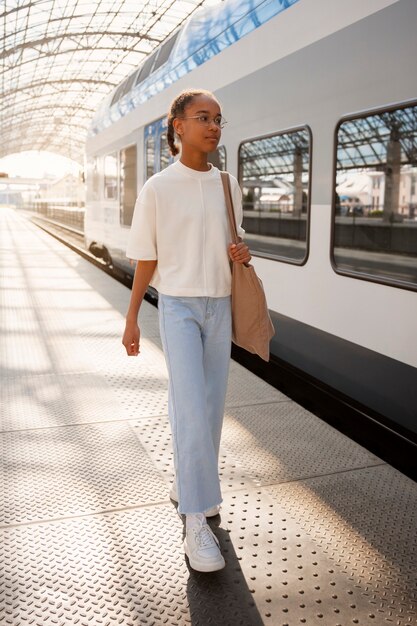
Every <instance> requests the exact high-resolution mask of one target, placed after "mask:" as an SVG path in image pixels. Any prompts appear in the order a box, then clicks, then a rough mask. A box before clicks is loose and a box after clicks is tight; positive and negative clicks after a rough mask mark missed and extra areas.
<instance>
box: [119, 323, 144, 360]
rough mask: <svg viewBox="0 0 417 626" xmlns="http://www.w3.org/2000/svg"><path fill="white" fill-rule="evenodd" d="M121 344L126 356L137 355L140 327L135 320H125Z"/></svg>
mask: <svg viewBox="0 0 417 626" xmlns="http://www.w3.org/2000/svg"><path fill="white" fill-rule="evenodd" d="M122 344H123V345H124V347H125V348H126V352H127V355H128V356H138V354H139V344H140V328H139V326H138V324H137V322H131V321H129V320H127V321H126V326H125V332H124V334H123V339H122Z"/></svg>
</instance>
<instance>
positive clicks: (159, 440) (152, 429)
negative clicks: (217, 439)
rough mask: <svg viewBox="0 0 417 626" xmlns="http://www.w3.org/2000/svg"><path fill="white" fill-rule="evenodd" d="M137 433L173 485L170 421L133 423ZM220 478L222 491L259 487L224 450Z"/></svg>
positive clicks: (143, 420)
mask: <svg viewBox="0 0 417 626" xmlns="http://www.w3.org/2000/svg"><path fill="white" fill-rule="evenodd" d="M132 426H133V428H134V432H135V434H136V436H137V437H138V439H139V441H140V443H141V444H142V445H143V447H144V448H145V450H146V451H147V453H148V454H149V456H150V458H151V459H152V461H153V462H154V463H155V466H156V467H157V468H158V470H159V472H160V474H161V475H163V476H164V477H165V480H166V481H167V484H168V485H170V484H171V482H172V481H173V479H174V462H173V451H172V439H171V429H170V426H169V421H168V417H167V416H165V417H160V418H156V417H153V418H151V419H140V420H138V421H136V422H132ZM219 476H220V481H221V485H222V491H224V492H225V491H230V490H232V489H242V488H243V487H244V486H247V487H251V486H253V487H255V486H256V483H254V482H253V481H252V479H251V477H250V476H249V475H248V473H247V472H246V471H245V468H244V467H241V466H240V465H239V464H238V463H237V462H236V460H235V459H234V458H233V457H232V456H231V455H230V454H229V453H227V451H225V450H223V448H222V446H220V455H219Z"/></svg>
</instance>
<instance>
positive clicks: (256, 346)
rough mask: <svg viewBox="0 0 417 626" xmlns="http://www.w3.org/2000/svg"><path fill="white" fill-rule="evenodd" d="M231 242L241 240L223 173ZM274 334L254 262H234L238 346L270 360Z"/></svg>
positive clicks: (234, 322)
mask: <svg viewBox="0 0 417 626" xmlns="http://www.w3.org/2000/svg"><path fill="white" fill-rule="evenodd" d="M220 176H221V179H222V183H223V189H224V196H225V199H226V207H227V214H228V217H229V224H230V232H231V236H232V243H239V241H240V239H239V237H238V234H237V228H236V219H235V213H234V210H233V200H232V193H231V189H230V178H229V174H228V173H227V172H220ZM274 334H275V329H274V325H273V324H272V321H271V318H270V316H269V312H268V306H267V303H266V298H265V292H264V289H263V286H262V281H261V280H260V278H258V276H257V275H256V272H255V269H254V267H253V266H252V265H250V264H249V263H248V264H244V263H232V340H233V343H235V344H236V345H237V346H240V347H241V348H244V349H245V350H247V351H248V352H251V353H252V354H258V355H259V356H260V357H261V359H264V361H269V342H270V341H271V339H272V337H273V336H274Z"/></svg>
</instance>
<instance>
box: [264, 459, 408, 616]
mask: <svg viewBox="0 0 417 626" xmlns="http://www.w3.org/2000/svg"><path fill="white" fill-rule="evenodd" d="M267 491H268V492H269V493H270V494H271V495H272V496H273V498H274V500H275V501H276V502H279V503H280V504H281V505H282V506H283V507H285V508H286V510H287V511H288V515H289V517H290V518H291V519H292V520H295V521H297V523H298V524H299V525H300V527H301V529H302V532H303V533H307V534H308V535H309V536H311V537H314V540H315V542H316V544H317V545H318V546H320V549H321V550H323V551H324V552H325V553H326V554H327V555H328V557H329V559H330V560H331V561H332V562H333V564H334V566H335V567H336V568H337V569H338V570H339V571H340V572H341V573H342V574H343V575H344V576H345V579H346V582H347V584H349V585H353V586H354V587H360V588H361V589H363V590H364V594H365V595H366V596H367V597H368V599H369V602H370V604H371V606H372V607H373V610H372V613H373V615H374V623H376V624H381V623H392V624H399V625H403V624H417V533H416V520H417V490H416V485H415V483H414V482H413V481H412V480H410V479H409V478H407V477H405V476H404V475H402V474H401V473H400V472H398V471H396V470H395V469H393V468H392V467H390V466H388V465H382V466H379V467H373V468H367V469H362V470H356V471H354V472H344V473H340V474H335V475H332V476H323V477H320V478H312V479H308V480H305V481H302V482H297V483H293V484H291V485H280V486H271V487H268V488H267ZM358 623H362V622H358Z"/></svg>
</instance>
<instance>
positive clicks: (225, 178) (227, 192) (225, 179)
mask: <svg viewBox="0 0 417 626" xmlns="http://www.w3.org/2000/svg"><path fill="white" fill-rule="evenodd" d="M220 177H221V179H222V184H223V189H224V197H225V200H226V207H227V215H228V217H229V226H230V233H231V235H232V242H233V243H239V241H240V239H239V236H238V234H237V227H236V217H235V212H234V210H233V200H232V190H231V188H230V178H229V174H228V173H227V172H220Z"/></svg>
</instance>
